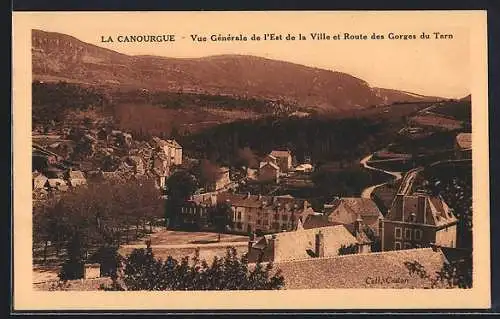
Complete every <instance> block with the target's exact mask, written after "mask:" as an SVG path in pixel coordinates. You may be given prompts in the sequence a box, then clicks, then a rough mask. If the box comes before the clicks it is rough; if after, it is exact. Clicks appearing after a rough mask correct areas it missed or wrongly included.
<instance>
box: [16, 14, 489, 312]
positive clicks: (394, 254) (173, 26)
mask: <svg viewBox="0 0 500 319" xmlns="http://www.w3.org/2000/svg"><path fill="white" fill-rule="evenodd" d="M486 43H487V34H486V12H485V11H390V12H389V11H387V12H385V11H377V12H374V11H373V12H370V11H357V12H354V11H342V12H334V11H272V12H271V11H269V12H267V11H259V12H236V11H234V12H217V11H212V12H195V11H193V12H166V11H165V12H14V13H13V108H12V110H13V145H14V149H13V158H14V161H13V172H14V174H13V176H14V204H13V242H14V245H13V247H14V251H13V287H12V288H13V309H14V310H18V311H35V310H47V311H66V310H81V311H86V310H116V311H120V310H137V311H142V310H167V311H175V310H192V311H198V310H248V311H254V310H265V309H273V310H280V309H282V310H285V309H288V310H301V309H319V310H321V309H323V310H324V309H366V310H367V309H396V310H397V309H400V310H401V309H485V308H488V307H490V302H491V301H490V255H489V245H490V243H489V189H488V185H489V183H488V181H489V172H488V166H489V165H488V163H489V162H488V161H489V156H488V99H487V97H488V94H487V92H488V83H487V48H486ZM30 158H31V161H30ZM30 171H31V173H30ZM30 185H31V187H30ZM30 190H31V191H30Z"/></svg>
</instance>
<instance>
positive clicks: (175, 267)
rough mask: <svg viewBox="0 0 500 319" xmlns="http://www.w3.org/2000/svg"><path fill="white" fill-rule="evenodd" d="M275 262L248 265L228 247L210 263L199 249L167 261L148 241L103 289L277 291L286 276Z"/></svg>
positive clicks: (134, 251)
mask: <svg viewBox="0 0 500 319" xmlns="http://www.w3.org/2000/svg"><path fill="white" fill-rule="evenodd" d="M273 268H274V265H273V264H272V263H268V264H267V265H265V266H264V265H262V264H261V263H257V264H256V265H255V266H250V265H249V264H248V260H247V259H246V255H242V256H238V254H237V252H236V249H235V248H234V247H230V248H228V249H227V252H226V255H225V256H224V257H214V259H213V261H212V263H211V264H209V263H208V262H207V261H206V260H200V258H199V250H197V251H196V252H195V254H194V256H193V257H191V258H189V257H188V256H186V257H184V258H182V259H181V260H177V259H175V258H173V257H171V256H169V257H168V258H167V259H166V260H161V259H156V258H155V257H154V254H153V251H152V248H151V244H150V243H149V242H148V243H147V247H146V248H145V249H144V248H141V249H134V250H133V251H132V253H131V254H130V255H128V256H127V257H126V258H125V260H124V261H123V274H122V275H121V276H119V277H118V278H116V279H114V280H113V284H112V285H111V286H109V287H105V286H103V287H102V289H104V290H157V291H158V290H278V289H282V288H283V287H284V283H285V279H284V278H283V276H282V275H281V271H280V270H279V269H278V270H276V271H274V272H273Z"/></svg>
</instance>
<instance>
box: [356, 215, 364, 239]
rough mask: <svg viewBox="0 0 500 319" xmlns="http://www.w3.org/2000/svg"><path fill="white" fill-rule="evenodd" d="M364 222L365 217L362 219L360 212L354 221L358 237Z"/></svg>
mask: <svg viewBox="0 0 500 319" xmlns="http://www.w3.org/2000/svg"><path fill="white" fill-rule="evenodd" d="M362 222H363V219H361V215H360V214H358V217H357V218H356V221H354V234H355V236H356V237H357V236H358V235H359V234H360V233H361V223H362Z"/></svg>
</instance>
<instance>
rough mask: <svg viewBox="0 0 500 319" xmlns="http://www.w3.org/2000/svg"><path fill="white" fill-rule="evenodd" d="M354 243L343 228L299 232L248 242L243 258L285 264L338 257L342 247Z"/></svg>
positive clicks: (279, 234)
mask: <svg viewBox="0 0 500 319" xmlns="http://www.w3.org/2000/svg"><path fill="white" fill-rule="evenodd" d="M357 244H358V241H357V239H356V237H354V236H353V235H352V234H351V233H350V232H349V231H348V230H347V229H346V228H345V226H343V225H335V226H327V227H321V228H313V229H307V230H306V229H299V230H296V231H291V232H282V233H276V234H271V235H265V236H262V237H261V238H258V239H257V240H255V239H252V237H251V239H250V241H249V245H248V249H249V250H248V254H247V258H248V260H249V262H256V261H264V262H268V261H272V262H279V261H288V260H302V259H307V258H322V257H329V256H337V255H339V254H340V253H339V251H340V248H341V247H342V246H344V247H347V246H351V245H357Z"/></svg>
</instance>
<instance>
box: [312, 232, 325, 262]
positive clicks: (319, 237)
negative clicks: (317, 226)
mask: <svg viewBox="0 0 500 319" xmlns="http://www.w3.org/2000/svg"><path fill="white" fill-rule="evenodd" d="M314 248H315V251H314V252H315V253H316V256H317V257H324V256H325V236H324V235H323V233H322V232H321V230H320V231H319V232H318V233H317V234H316V245H315V247H314Z"/></svg>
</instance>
